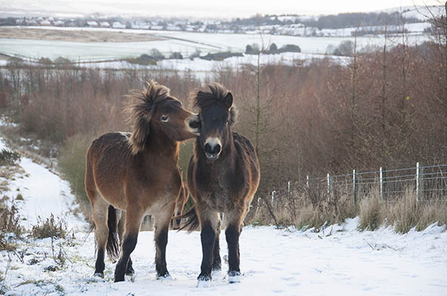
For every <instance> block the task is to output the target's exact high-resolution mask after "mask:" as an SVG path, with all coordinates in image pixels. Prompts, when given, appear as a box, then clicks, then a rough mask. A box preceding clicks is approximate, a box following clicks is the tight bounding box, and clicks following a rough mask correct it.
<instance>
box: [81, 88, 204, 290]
mask: <svg viewBox="0 0 447 296" xmlns="http://www.w3.org/2000/svg"><path fill="white" fill-rule="evenodd" d="M131 97H133V98H135V99H137V100H139V102H138V103H137V104H135V105H134V106H132V107H131V108H130V109H129V110H130V120H131V122H132V123H133V130H132V133H109V134H105V135H103V136H101V137H99V138H98V139H96V140H94V141H93V142H92V144H91V146H90V148H89V149H88V152H87V157H86V173H85V189H86V192H87V195H88V197H89V199H90V203H91V205H92V216H93V221H94V222H95V226H96V229H95V238H96V242H97V259H96V264H95V275H98V276H103V272H104V250H105V248H106V246H107V250H108V251H109V254H111V255H112V256H113V255H114V253H115V254H116V253H117V251H118V247H117V238H116V233H115V232H116V226H117V225H116V224H117V223H116V221H117V219H116V209H120V210H122V211H125V217H123V218H125V224H124V225H123V226H124V227H123V228H124V235H123V239H122V245H121V255H120V258H119V261H118V263H117V265H116V269H115V282H117V281H124V274H125V273H126V274H132V273H133V269H132V263H131V261H130V254H131V253H132V251H133V250H134V249H135V245H136V243H137V237H138V232H139V229H140V224H141V220H142V218H143V217H144V215H146V214H150V215H153V216H154V217H155V234H154V236H155V244H156V254H155V264H156V270H157V274H158V277H168V276H169V272H168V270H167V267H166V244H167V242H168V229H169V223H170V220H171V217H172V214H173V212H174V206H175V201H176V199H177V197H178V196H179V193H180V189H181V186H182V181H181V176H180V172H179V170H178V167H177V160H178V149H179V143H178V141H183V140H186V139H189V138H193V137H197V134H198V127H199V122H198V117H197V115H194V114H193V113H191V112H189V111H187V110H185V109H183V108H182V104H181V102H180V101H178V100H177V99H176V98H174V97H172V96H170V94H169V89H168V88H166V87H165V86H162V85H158V84H157V83H155V82H153V81H151V82H149V83H148V85H147V88H146V89H145V90H144V91H143V92H141V93H134V94H133V95H131ZM122 221H124V220H122ZM120 224H121V223H120Z"/></svg>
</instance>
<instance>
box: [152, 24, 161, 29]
mask: <svg viewBox="0 0 447 296" xmlns="http://www.w3.org/2000/svg"><path fill="white" fill-rule="evenodd" d="M151 30H163V26H159V25H157V26H151Z"/></svg>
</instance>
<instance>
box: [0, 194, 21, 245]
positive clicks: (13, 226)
mask: <svg viewBox="0 0 447 296" xmlns="http://www.w3.org/2000/svg"><path fill="white" fill-rule="evenodd" d="M19 220H20V217H19V215H18V209H17V207H16V206H15V204H14V203H12V204H7V199H6V198H2V200H0V251H2V250H7V251H13V250H15V249H16V240H17V239H20V238H21V235H22V232H23V229H22V227H21V226H20V224H19Z"/></svg>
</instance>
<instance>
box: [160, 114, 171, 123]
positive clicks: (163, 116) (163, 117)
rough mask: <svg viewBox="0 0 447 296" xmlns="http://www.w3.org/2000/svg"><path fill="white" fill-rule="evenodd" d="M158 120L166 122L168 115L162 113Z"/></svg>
mask: <svg viewBox="0 0 447 296" xmlns="http://www.w3.org/2000/svg"><path fill="white" fill-rule="evenodd" d="M160 120H161V121H163V122H167V121H168V120H169V117H168V116H166V115H162V116H161V117H160Z"/></svg>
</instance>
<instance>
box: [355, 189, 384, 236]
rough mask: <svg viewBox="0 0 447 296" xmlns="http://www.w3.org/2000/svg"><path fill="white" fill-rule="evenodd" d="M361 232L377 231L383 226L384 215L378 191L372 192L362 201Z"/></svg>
mask: <svg viewBox="0 0 447 296" xmlns="http://www.w3.org/2000/svg"><path fill="white" fill-rule="evenodd" d="M359 216H360V222H359V229H360V230H376V229H377V228H379V227H380V225H382V222H383V213H382V206H381V204H380V200H379V192H378V190H377V189H373V190H371V192H370V193H369V194H368V195H367V196H366V197H364V198H363V199H362V200H361V201H360V214H359Z"/></svg>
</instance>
